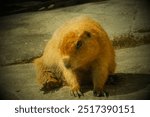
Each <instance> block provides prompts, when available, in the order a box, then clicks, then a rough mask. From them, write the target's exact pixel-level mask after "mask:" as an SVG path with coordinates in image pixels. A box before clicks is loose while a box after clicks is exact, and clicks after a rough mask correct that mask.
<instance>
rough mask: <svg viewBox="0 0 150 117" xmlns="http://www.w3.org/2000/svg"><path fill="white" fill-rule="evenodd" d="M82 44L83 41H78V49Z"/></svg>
mask: <svg viewBox="0 0 150 117" xmlns="http://www.w3.org/2000/svg"><path fill="white" fill-rule="evenodd" d="M81 46H82V41H78V42H77V44H76V49H79V48H80V47H81Z"/></svg>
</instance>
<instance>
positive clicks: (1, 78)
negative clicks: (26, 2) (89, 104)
mask: <svg viewBox="0 0 150 117" xmlns="http://www.w3.org/2000/svg"><path fill="white" fill-rule="evenodd" d="M148 5H149V4H148V2H146V1H141V0H132V1H130V0H126V1H120V0H103V1H98V2H91V3H85V4H81V5H76V6H70V7H64V8H59V9H54V10H48V11H38V12H27V13H20V14H13V15H8V16H3V17H0V65H1V66H0V88H1V90H0V95H1V96H0V97H1V99H150V63H149V60H150V52H149V49H150V41H149V40H150V22H149V21H150V16H149V15H148V14H149V8H148ZM79 15H89V16H91V17H93V18H94V19H96V20H97V21H98V22H100V23H101V25H102V26H103V27H104V29H105V30H106V31H107V32H108V35H109V36H110V39H111V41H112V42H113V43H114V47H115V48H116V49H115V51H116V60H117V69H116V74H117V76H118V77H117V79H116V80H115V83H114V84H109V83H108V84H107V85H106V90H107V91H108V92H109V94H110V96H109V97H108V98H106V97H101V98H98V97H93V95H92V88H90V87H85V88H86V92H85V96H84V97H81V98H77V97H72V96H70V94H69V88H68V87H66V86H64V87H62V88H60V89H58V90H55V91H53V92H49V93H46V94H43V92H42V91H40V88H39V87H38V85H37V83H36V81H35V69H34V67H33V64H32V60H33V59H34V58H37V57H39V56H40V55H41V54H42V52H43V49H44V47H45V44H46V43H47V41H48V40H49V39H50V37H51V35H52V33H53V32H54V30H55V29H57V27H58V26H60V25H61V24H62V23H63V22H64V21H66V20H68V19H70V18H72V17H75V16H79ZM62 94H63V95H62Z"/></svg>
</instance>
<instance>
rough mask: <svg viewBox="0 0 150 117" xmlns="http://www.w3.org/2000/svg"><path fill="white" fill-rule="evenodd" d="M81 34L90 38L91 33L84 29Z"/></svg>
mask: <svg viewBox="0 0 150 117" xmlns="http://www.w3.org/2000/svg"><path fill="white" fill-rule="evenodd" d="M82 36H83V37H85V38H91V37H92V34H91V32H89V31H84V32H83V34H82Z"/></svg>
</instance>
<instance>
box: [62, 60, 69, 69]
mask: <svg viewBox="0 0 150 117" xmlns="http://www.w3.org/2000/svg"><path fill="white" fill-rule="evenodd" d="M63 62H64V65H65V67H66V68H67V69H69V68H70V67H71V64H70V62H69V60H68V59H63Z"/></svg>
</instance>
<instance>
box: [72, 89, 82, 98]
mask: <svg viewBox="0 0 150 117" xmlns="http://www.w3.org/2000/svg"><path fill="white" fill-rule="evenodd" d="M70 94H71V95H72V96H74V97H79V98H80V97H81V96H84V94H83V92H82V91H81V90H77V91H71V92H70Z"/></svg>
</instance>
